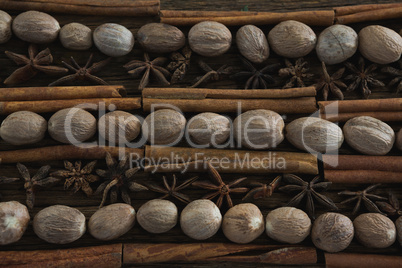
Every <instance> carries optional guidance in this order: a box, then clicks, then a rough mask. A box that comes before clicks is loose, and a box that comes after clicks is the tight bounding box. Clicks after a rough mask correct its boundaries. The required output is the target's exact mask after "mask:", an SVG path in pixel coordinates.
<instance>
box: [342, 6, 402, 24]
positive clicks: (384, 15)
mask: <svg viewBox="0 0 402 268" xmlns="http://www.w3.org/2000/svg"><path fill="white" fill-rule="evenodd" d="M398 18H402V6H400V7H392V8H388V9H376V10H370V11H365V12H358V13H353V14H349V15H344V16H337V17H336V18H335V22H336V23H339V24H351V23H358V22H364V21H377V20H388V19H398Z"/></svg>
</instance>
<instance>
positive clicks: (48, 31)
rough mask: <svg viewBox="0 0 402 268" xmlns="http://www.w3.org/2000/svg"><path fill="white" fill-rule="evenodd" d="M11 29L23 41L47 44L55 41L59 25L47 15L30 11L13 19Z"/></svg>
mask: <svg viewBox="0 0 402 268" xmlns="http://www.w3.org/2000/svg"><path fill="white" fill-rule="evenodd" d="M12 29H13V32H14V34H15V35H16V36H17V37H18V38H19V39H21V40H23V41H26V42H30V43H35V44H47V43H51V42H53V41H55V40H56V39H57V35H58V34H59V31H60V25H59V23H58V22H57V20H56V19H55V18H53V17H52V16H50V15H49V14H46V13H43V12H38V11H32V10H31V11H26V12H23V13H21V14H19V15H18V16H17V17H15V19H14V21H13V25H12Z"/></svg>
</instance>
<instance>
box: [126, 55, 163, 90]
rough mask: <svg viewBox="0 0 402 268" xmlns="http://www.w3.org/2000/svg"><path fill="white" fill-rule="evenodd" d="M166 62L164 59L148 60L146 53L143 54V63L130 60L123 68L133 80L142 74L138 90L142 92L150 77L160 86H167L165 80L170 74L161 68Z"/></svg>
mask: <svg viewBox="0 0 402 268" xmlns="http://www.w3.org/2000/svg"><path fill="white" fill-rule="evenodd" d="M167 61H168V59H167V58H165V57H158V58H156V59H154V60H152V61H151V60H150V58H149V55H148V53H144V61H140V60H132V61H130V62H129V63H127V64H126V65H124V66H123V67H124V68H126V70H128V73H129V74H130V75H131V76H133V77H134V78H139V77H140V76H141V75H142V74H143V76H142V78H141V81H140V85H139V86H138V89H139V90H143V89H144V88H145V87H146V86H147V85H148V84H149V77H150V76H152V77H153V78H154V79H156V81H157V82H158V83H159V84H160V85H161V86H169V85H170V83H169V81H168V80H167V78H169V77H170V72H169V71H168V70H166V69H165V68H163V67H162V66H163V65H165V63H166V62H167Z"/></svg>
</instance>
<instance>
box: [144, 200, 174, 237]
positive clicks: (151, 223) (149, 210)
mask: <svg viewBox="0 0 402 268" xmlns="http://www.w3.org/2000/svg"><path fill="white" fill-rule="evenodd" d="M177 218H178V211H177V207H176V205H175V204H174V203H173V202H171V201H169V200H163V199H153V200H150V201H148V202H146V203H145V204H144V205H142V206H141V207H140V209H139V210H138V213H137V221H138V223H139V224H140V225H141V227H142V228H144V229H145V230H146V231H148V232H150V233H153V234H160V233H165V232H167V231H169V230H170V229H172V228H173V227H175V226H176V224H177Z"/></svg>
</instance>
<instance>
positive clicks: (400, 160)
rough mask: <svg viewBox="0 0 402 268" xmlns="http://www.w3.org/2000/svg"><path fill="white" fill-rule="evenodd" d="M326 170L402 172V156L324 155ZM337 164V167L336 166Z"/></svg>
mask: <svg viewBox="0 0 402 268" xmlns="http://www.w3.org/2000/svg"><path fill="white" fill-rule="evenodd" d="M322 161H323V164H324V170H379V171H391V172H402V156H369V155H323V156H322ZM335 164H336V166H334V165H335Z"/></svg>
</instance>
